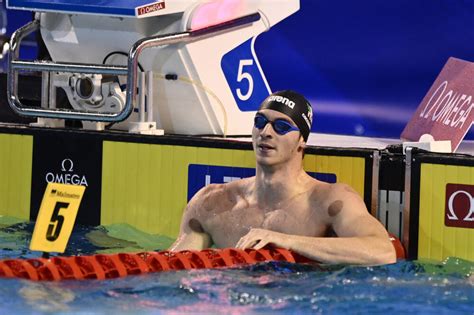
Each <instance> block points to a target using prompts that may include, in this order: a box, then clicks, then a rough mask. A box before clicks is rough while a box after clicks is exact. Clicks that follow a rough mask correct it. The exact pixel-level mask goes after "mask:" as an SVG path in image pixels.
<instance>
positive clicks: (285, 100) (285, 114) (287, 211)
mask: <svg viewBox="0 0 474 315" xmlns="http://www.w3.org/2000/svg"><path fill="white" fill-rule="evenodd" d="M311 123H312V109H311V105H310V104H309V102H308V101H307V100H306V99H305V98H304V97H303V96H302V95H300V94H298V93H296V92H293V91H280V92H276V93H273V94H272V95H270V96H269V97H267V98H266V99H265V100H264V101H263V103H262V104H261V106H260V109H259V110H258V112H257V113H256V115H255V121H254V127H253V131H252V143H253V149H254V151H255V157H256V162H257V165H256V175H255V176H254V177H250V178H244V179H241V180H237V181H233V182H230V183H226V184H211V185H208V186H206V187H204V188H202V189H201V190H200V191H199V192H198V193H196V195H195V196H194V197H193V198H192V199H191V200H190V202H189V204H188V205H187V207H186V209H185V212H184V215H183V218H182V222H181V230H180V234H179V236H178V238H177V240H176V242H175V243H174V244H173V245H172V246H171V248H170V249H171V250H174V251H177V250H201V249H204V248H208V247H210V246H212V245H213V244H214V245H215V246H216V247H219V248H226V247H236V248H240V249H245V248H254V249H260V248H262V247H264V246H266V245H272V246H275V247H281V248H286V249H289V250H292V251H294V252H297V253H299V254H301V255H303V256H306V257H308V258H310V259H312V260H315V261H319V262H321V263H336V264H339V263H343V264H363V265H377V264H387V263H393V262H395V261H396V257H395V250H394V248H393V246H392V244H391V242H390V240H389V236H388V233H387V231H386V230H385V228H384V227H383V226H382V224H380V222H379V221H378V220H376V219H375V218H374V217H372V216H371V215H370V213H369V212H368V211H367V208H366V206H365V204H364V202H363V201H362V199H361V198H360V196H359V195H358V194H357V193H356V192H355V191H354V190H353V189H351V188H350V187H349V186H347V185H345V184H341V183H336V184H328V183H325V182H321V181H319V180H316V179H314V178H312V177H311V176H309V175H308V174H307V173H306V172H305V171H304V170H303V163H302V161H303V155H304V148H305V145H306V141H307V140H308V136H309V133H310V130H311Z"/></svg>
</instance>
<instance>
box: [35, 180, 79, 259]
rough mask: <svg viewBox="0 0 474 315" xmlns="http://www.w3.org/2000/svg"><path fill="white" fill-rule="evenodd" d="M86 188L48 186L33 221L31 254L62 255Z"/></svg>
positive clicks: (57, 184) (50, 184) (64, 185)
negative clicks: (32, 251)
mask: <svg viewBox="0 0 474 315" xmlns="http://www.w3.org/2000/svg"><path fill="white" fill-rule="evenodd" d="M85 189H86V187H85V186H78V185H67V184H59V183H48V186H47V187H46V190H45V192H44V196H43V201H42V202H41V207H40V210H39V213H38V218H37V219H36V224H35V229H34V231H33V237H32V239H31V243H30V249H31V250H37V251H43V252H56V253H64V251H65V250H66V245H67V242H68V240H69V237H70V236H71V233H72V228H73V227H74V222H75V221H76V216H77V211H78V210H79V205H80V204H81V200H82V196H83V195H84V191H85Z"/></svg>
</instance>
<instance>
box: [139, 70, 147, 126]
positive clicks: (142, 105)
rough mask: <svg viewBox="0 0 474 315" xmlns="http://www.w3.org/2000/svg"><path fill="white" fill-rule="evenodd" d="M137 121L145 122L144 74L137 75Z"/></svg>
mask: <svg viewBox="0 0 474 315" xmlns="http://www.w3.org/2000/svg"><path fill="white" fill-rule="evenodd" d="M138 90H139V91H140V95H138V121H139V122H145V94H146V92H145V72H140V73H139V74H138Z"/></svg>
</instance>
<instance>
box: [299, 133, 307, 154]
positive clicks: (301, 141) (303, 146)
mask: <svg viewBox="0 0 474 315" xmlns="http://www.w3.org/2000/svg"><path fill="white" fill-rule="evenodd" d="M305 148H306V142H305V141H304V138H303V136H300V139H299V142H298V152H301V151H303V150H304V149H305Z"/></svg>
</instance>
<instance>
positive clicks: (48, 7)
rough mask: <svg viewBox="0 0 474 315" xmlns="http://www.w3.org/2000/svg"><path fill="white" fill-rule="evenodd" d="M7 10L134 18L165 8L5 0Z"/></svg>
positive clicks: (103, 0)
mask: <svg viewBox="0 0 474 315" xmlns="http://www.w3.org/2000/svg"><path fill="white" fill-rule="evenodd" d="M7 8H9V9H17V10H27V11H49V12H59V13H82V14H100V15H107V16H125V17H136V16H140V15H145V14H149V13H150V12H152V11H153V10H155V11H156V10H161V9H164V8H165V1H164V0H159V1H153V0H133V1H130V0H7Z"/></svg>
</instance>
